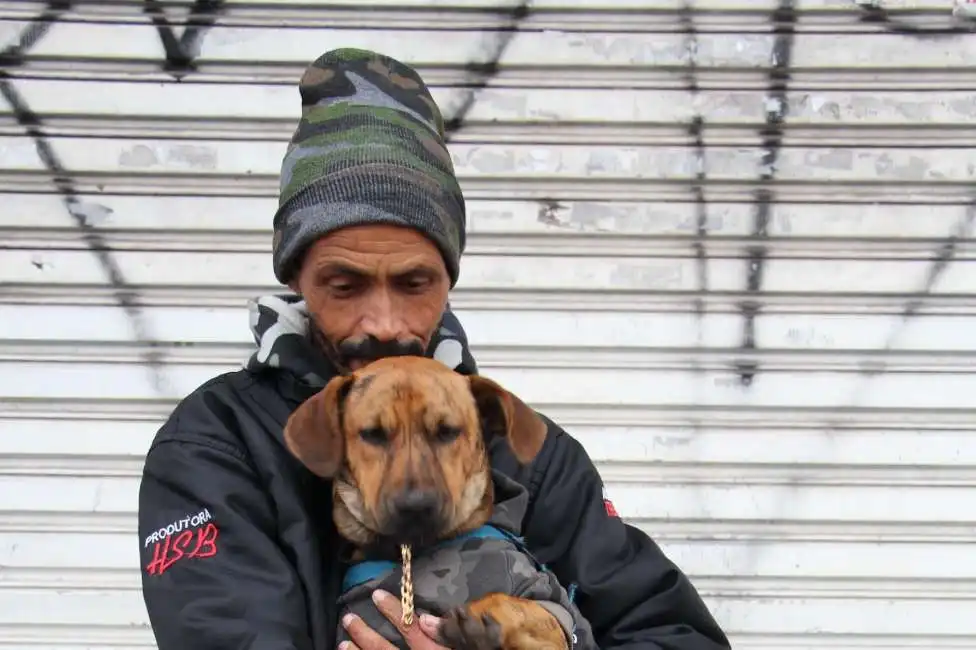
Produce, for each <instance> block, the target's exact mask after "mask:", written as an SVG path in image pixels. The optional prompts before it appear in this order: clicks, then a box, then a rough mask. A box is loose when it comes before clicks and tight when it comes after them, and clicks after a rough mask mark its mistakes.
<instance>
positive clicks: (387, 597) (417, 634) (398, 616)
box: [363, 589, 446, 650]
mask: <svg viewBox="0 0 976 650" xmlns="http://www.w3.org/2000/svg"><path fill="white" fill-rule="evenodd" d="M373 602H374V603H376V608H377V609H379V610H380V612H381V613H382V614H383V616H385V617H386V618H387V619H389V621H390V622H391V623H393V625H395V626H396V629H398V630H400V634H402V635H403V638H404V639H405V640H406V641H407V645H408V646H409V647H410V648H412V649H413V650H446V648H444V647H443V646H441V645H438V644H437V643H436V642H435V641H434V638H435V637H434V636H433V635H431V634H428V633H427V631H426V630H425V629H424V628H425V626H424V625H423V624H422V623H419V624H418V619H420V618H421V616H420V615H419V614H418V615H415V616H414V623H413V625H411V626H409V627H408V626H406V625H404V624H403V619H402V617H403V609H401V607H400V599H399V598H397V597H396V596H394V595H393V594H391V593H389V592H386V591H382V590H379V589H377V590H376V591H374V592H373ZM428 618H433V617H428ZM435 620H436V619H435ZM435 633H436V629H435ZM363 650H373V649H372V648H368V649H367V648H363Z"/></svg>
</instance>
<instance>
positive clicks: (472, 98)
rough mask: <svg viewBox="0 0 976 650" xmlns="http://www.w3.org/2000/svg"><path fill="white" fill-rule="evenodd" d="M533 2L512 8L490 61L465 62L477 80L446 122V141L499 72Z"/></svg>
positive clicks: (458, 128) (465, 67) (526, 2)
mask: <svg viewBox="0 0 976 650" xmlns="http://www.w3.org/2000/svg"><path fill="white" fill-rule="evenodd" d="M531 4H532V3H531V2H530V1H529V0H523V2H522V3H521V4H519V5H518V6H516V7H513V8H512V9H511V10H510V12H509V22H508V25H506V26H505V28H504V29H502V30H500V32H499V34H500V35H499V36H498V38H497V39H496V40H495V46H494V48H493V51H492V52H491V54H490V55H489V57H488V58H489V59H490V60H489V61H487V62H485V63H475V62H472V63H467V64H465V66H464V69H465V71H466V72H468V73H469V74H471V75H473V76H474V77H475V79H477V81H475V82H473V83H470V84H468V86H467V90H466V91H465V96H464V101H462V102H461V105H460V106H459V107H458V108H457V110H455V111H454V115H452V116H451V117H450V118H449V119H448V120H446V121H445V122H444V140H445V142H450V141H451V136H452V135H454V134H455V133H457V132H458V131H459V130H461V128H462V127H463V126H464V120H465V119H466V118H467V116H468V114H469V113H470V112H471V109H472V108H474V105H475V103H476V102H477V101H478V97H477V95H478V93H479V92H480V91H482V90H484V89H485V88H487V87H488V84H489V83H490V82H491V80H492V79H493V78H494V77H495V76H496V75H497V74H498V71H499V64H500V62H501V59H502V57H503V56H505V51H506V50H507V49H508V46H509V45H510V44H511V42H512V40H513V39H514V38H515V35H516V34H517V33H518V31H519V28H520V27H521V25H522V21H524V20H525V19H526V18H527V17H528V15H529V10H530V5H531Z"/></svg>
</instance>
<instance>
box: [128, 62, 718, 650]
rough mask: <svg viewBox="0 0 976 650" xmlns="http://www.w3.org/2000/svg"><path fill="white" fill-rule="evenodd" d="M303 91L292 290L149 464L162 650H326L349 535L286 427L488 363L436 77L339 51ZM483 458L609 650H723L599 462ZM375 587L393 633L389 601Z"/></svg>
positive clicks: (307, 77)
mask: <svg viewBox="0 0 976 650" xmlns="http://www.w3.org/2000/svg"><path fill="white" fill-rule="evenodd" d="M300 90H301V97H302V120H301V123H300V124H299V126H298V129H297V131H296V132H295V135H294V137H293V138H292V141H291V145H290V146H289V148H288V153H287V154H286V156H285V159H284V163H283V165H282V172H281V196H280V203H279V210H278V213H277V214H276V216H275V219H274V242H273V260H274V271H275V275H276V277H277V278H278V279H279V281H281V282H282V283H283V284H286V285H288V286H289V287H290V288H291V289H292V290H293V291H294V292H295V295H289V296H278V297H273V296H272V297H266V298H262V299H259V300H257V301H256V302H255V303H254V304H252V305H251V308H252V311H251V327H252V329H253V331H254V334H255V338H256V341H257V343H258V350H257V352H255V353H254V355H253V356H252V357H251V358H250V360H249V361H248V362H247V364H246V366H245V369H243V370H240V371H238V372H232V373H228V374H225V375H221V376H219V377H217V378H215V379H213V380H211V381H210V382H208V383H206V384H204V385H203V386H201V387H200V388H199V389H197V390H196V391H195V392H194V393H192V394H191V395H189V396H188V397H186V398H185V399H184V400H183V401H182V402H181V403H180V404H179V406H177V407H176V409H175V410H174V412H173V414H172V416H171V417H170V418H169V420H168V421H167V422H166V424H164V425H163V427H162V428H161V429H160V431H159V433H158V434H157V436H156V439H155V440H154V442H153V444H152V447H151V448H150V450H149V453H148V455H147V458H146V465H145V470H144V473H143V480H142V485H141V489H140V493H139V538H140V539H139V544H140V549H141V554H142V566H143V594H144V597H145V601H146V607H147V609H148V611H149V617H150V621H151V622H152V626H153V631H154V633H155V635H156V640H157V643H158V645H159V648H160V650H193V649H195V648H200V649H204V648H205V649H206V650H239V649H242V648H254V649H255V650H311V649H314V650H332V649H333V648H334V647H335V641H336V630H337V626H338V625H339V623H340V622H339V621H337V620H336V617H337V611H336V605H335V601H336V598H337V597H338V595H339V588H340V581H341V579H342V576H343V567H342V564H341V563H340V559H339V557H340V548H341V546H342V542H341V540H340V538H339V537H338V536H337V533H336V530H335V528H334V526H333V524H332V518H331V489H330V486H329V485H328V484H327V483H325V482H324V481H321V480H319V479H317V478H316V477H315V476H313V475H312V474H311V473H310V472H308V471H307V470H306V469H305V468H304V467H303V466H302V465H300V464H299V463H298V461H297V460H295V459H294V458H293V457H292V456H291V455H290V454H289V453H288V451H287V450H286V449H285V446H284V443H283V439H282V427H283V425H284V423H285V420H286V419H287V417H288V416H289V414H290V413H291V412H292V411H293V410H294V409H295V408H296V407H297V406H298V405H299V404H300V403H302V401H304V400H305V399H307V398H308V397H310V396H311V395H313V394H314V393H315V392H316V391H318V390H319V389H321V388H322V386H324V384H325V383H326V382H327V381H328V380H329V379H330V378H331V377H333V376H335V374H336V373H338V372H347V371H349V370H354V369H356V368H358V367H361V366H362V365H364V364H366V363H368V362H369V361H370V360H372V359H376V358H379V357H383V356H390V355H403V354H415V355H421V354H431V355H432V356H433V357H434V358H436V359H439V360H441V361H442V362H444V363H445V364H447V365H448V366H450V367H453V368H455V369H456V370H457V371H458V372H461V373H465V374H471V373H476V372H477V368H476V366H475V363H474V360H473V359H472V358H471V355H470V353H469V352H468V350H467V341H466V337H465V334H464V331H463V329H462V328H461V325H460V323H458V321H457V319H456V318H455V317H454V316H453V315H452V314H451V312H450V310H449V308H448V304H447V298H448V290H449V289H450V288H451V287H453V286H454V283H455V282H456V281H457V278H458V273H459V260H460V256H461V252H462V251H463V249H464V242H465V231H464V226H465V213H464V200H463V198H462V196H461V190H460V187H459V186H458V184H457V180H456V179H455V176H454V170H453V165H452V163H451V158H450V156H449V155H448V152H447V150H446V148H445V145H444V140H443V121H442V118H441V115H440V112H439V110H438V108H437V106H436V105H435V104H434V101H433V100H432V99H431V97H430V94H429V92H428V90H427V87H426V86H425V84H424V82H423V81H422V80H421V78H420V77H419V76H418V75H417V73H416V72H415V71H413V70H412V69H411V68H409V67H407V66H406V65H404V64H402V63H400V62H398V61H395V60H392V59H390V58H388V57H385V56H382V55H378V54H374V53H371V52H364V51H360V50H336V51H333V52H329V53H327V54H325V55H323V56H322V57H320V58H319V59H318V60H317V61H315V62H314V63H313V64H312V65H311V66H310V67H309V68H308V69H307V70H306V72H305V74H304V76H303V77H302V81H301V86H300ZM229 218H233V215H229ZM490 453H491V459H492V464H493V466H494V467H495V468H496V469H498V470H500V471H502V472H504V473H506V474H508V475H509V476H511V477H512V478H514V479H515V480H517V481H519V482H520V483H522V484H523V485H524V486H525V487H526V488H527V489H528V490H529V492H530V495H531V505H530V509H529V513H528V515H527V517H526V521H525V527H524V531H523V532H524V535H525V538H526V540H527V543H528V545H529V547H530V548H531V549H532V550H533V551H534V552H535V554H536V555H537V556H538V558H539V560H541V561H542V562H545V563H547V564H548V565H549V566H550V567H551V568H552V569H553V570H554V571H555V573H556V575H557V576H558V577H559V579H560V580H561V581H562V582H563V584H564V585H568V584H570V583H573V584H576V585H577V587H578V591H577V597H576V598H577V600H576V602H577V604H578V605H579V607H580V610H581V611H582V613H583V615H584V616H586V617H587V619H588V620H589V621H590V623H591V624H592V627H593V631H594V635H595V637H596V639H597V641H598V643H599V645H600V647H602V648H628V649H633V650H637V649H638V648H640V649H647V650H651V649H658V650H686V649H687V650H716V649H719V648H728V647H729V643H728V641H727V640H726V638H725V636H724V634H723V633H722V631H721V630H720V629H719V627H718V625H717V624H716V623H715V621H714V620H713V618H712V616H711V615H710V614H709V612H708V611H707V609H706V608H705V606H704V605H703V603H702V602H701V599H700V598H699V596H698V594H697V593H696V591H695V589H694V588H693V587H692V585H691V584H690V582H689V581H688V579H687V578H686V577H685V576H684V575H683V574H682V573H681V572H680V571H679V569H678V568H677V567H675V566H674V565H673V564H671V563H670V562H669V561H668V560H667V559H666V558H665V557H664V555H663V554H662V553H661V551H660V550H659V549H658V547H657V546H656V545H655V544H654V543H653V542H652V541H651V540H650V539H648V537H647V536H646V535H644V534H643V533H641V532H639V531H638V530H637V529H635V528H632V527H629V526H627V525H625V524H624V523H623V522H621V521H620V519H619V518H617V516H616V514H615V513H614V512H613V510H612V507H608V506H607V505H606V504H605V503H604V499H603V484H602V482H601V480H600V476H599V474H598V473H597V471H596V469H595V467H594V466H593V463H592V462H591V461H590V459H589V458H588V456H587V455H586V453H585V452H584V450H583V449H582V447H581V446H580V444H579V443H578V442H576V441H575V440H574V439H573V438H571V437H570V436H569V435H568V434H566V433H565V432H563V431H562V429H560V428H559V427H558V426H556V425H555V424H552V423H549V433H548V437H547V440H546V442H545V444H544V446H543V449H542V451H541V453H540V454H539V456H538V457H537V459H536V460H535V461H534V462H533V463H532V465H531V466H529V467H524V468H523V467H519V466H518V464H517V463H516V462H515V460H514V458H513V457H512V455H511V453H510V452H509V451H508V450H507V448H506V447H505V446H504V445H503V444H499V445H494V446H492V448H491V449H490ZM376 596H377V603H378V605H379V606H380V609H381V610H382V611H383V612H384V613H385V614H387V615H388V617H390V618H391V620H394V621H396V620H397V619H398V617H399V605H398V602H397V599H396V598H395V597H393V596H390V595H388V594H377V595H376ZM342 624H343V625H346V627H347V629H348V630H349V632H350V637H351V638H352V639H353V641H354V643H355V645H354V646H353V645H350V646H347V647H348V648H349V650H355V649H357V648H358V650H389V649H390V648H391V647H392V646H391V645H390V644H388V643H387V642H386V641H384V640H382V639H381V638H379V637H378V635H376V634H375V633H374V632H372V631H371V630H369V629H368V628H366V627H365V625H364V624H363V623H362V621H360V620H353V621H343V622H342ZM436 626H437V621H436V619H430V618H427V617H424V618H422V619H421V621H420V625H415V626H412V627H411V628H410V629H409V630H407V631H406V637H407V639H408V642H409V644H410V647H411V648H413V649H414V650H436V649H437V648H440V646H438V645H437V644H436V642H435V641H434V640H433V638H435V637H436Z"/></svg>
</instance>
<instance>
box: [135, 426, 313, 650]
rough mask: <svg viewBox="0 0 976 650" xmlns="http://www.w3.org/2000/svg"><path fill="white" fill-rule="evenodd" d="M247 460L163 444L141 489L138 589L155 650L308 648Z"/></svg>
mask: <svg viewBox="0 0 976 650" xmlns="http://www.w3.org/2000/svg"><path fill="white" fill-rule="evenodd" d="M273 517H274V515H273V509H272V507H271V504H270V503H269V501H268V498H267V497H266V496H265V495H264V493H263V492H262V491H261V490H260V486H259V484H258V481H257V477H256V475H255V474H254V472H253V470H252V469H251V466H250V464H249V463H248V462H247V460H246V458H245V456H244V455H243V453H242V452H241V451H240V450H238V449H236V448H234V447H233V446H231V445H230V444H228V443H225V442H223V441H219V440H208V439H206V438H201V439H193V438H181V439H173V438H167V439H166V440H165V441H164V442H158V443H156V444H155V445H154V446H153V447H152V448H151V449H150V452H149V454H148V456H147V458H146V464H145V468H144V470H143V476H142V484H141V486H140V489H139V549H140V555H141V558H142V589H143V597H144V599H145V603H146V608H147V610H148V613H149V620H150V622H151V624H152V628H153V632H154V634H155V636H156V642H157V645H158V647H159V650H196V649H200V650H204V649H206V650H241V649H244V648H261V649H262V650H308V649H310V648H311V645H312V644H311V641H310V637H309V634H308V630H307V618H306V612H305V604H304V600H303V597H302V589H301V586H300V583H299V580H298V577H297V576H296V573H295V571H294V569H293V568H292V567H291V566H290V564H289V563H288V561H287V560H286V558H285V557H284V555H283V554H282V551H281V550H280V548H279V546H278V545H277V544H276V543H275V541H274V537H273V535H272V533H271V532H270V531H272V530H274V524H273V522H274V519H273Z"/></svg>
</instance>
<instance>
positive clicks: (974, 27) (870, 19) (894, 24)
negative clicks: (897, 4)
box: [858, 4, 976, 40]
mask: <svg viewBox="0 0 976 650" xmlns="http://www.w3.org/2000/svg"><path fill="white" fill-rule="evenodd" d="M858 9H860V15H859V16H858V20H859V21H860V22H862V23H865V24H869V25H879V26H881V27H883V28H884V29H885V30H886V31H889V32H891V33H893V34H900V35H902V36H913V37H915V38H918V39H921V40H943V39H946V38H956V37H958V36H965V35H971V34H973V33H976V22H973V21H972V20H971V19H970V21H969V23H968V24H966V23H957V24H954V25H948V26H946V27H922V26H921V25H913V24H912V23H910V22H905V21H904V20H897V19H895V18H893V17H892V15H891V12H889V11H888V10H887V9H885V8H884V7H883V6H881V5H880V4H858Z"/></svg>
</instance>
